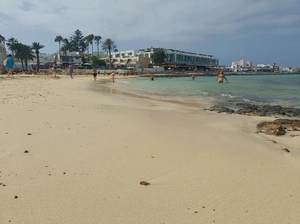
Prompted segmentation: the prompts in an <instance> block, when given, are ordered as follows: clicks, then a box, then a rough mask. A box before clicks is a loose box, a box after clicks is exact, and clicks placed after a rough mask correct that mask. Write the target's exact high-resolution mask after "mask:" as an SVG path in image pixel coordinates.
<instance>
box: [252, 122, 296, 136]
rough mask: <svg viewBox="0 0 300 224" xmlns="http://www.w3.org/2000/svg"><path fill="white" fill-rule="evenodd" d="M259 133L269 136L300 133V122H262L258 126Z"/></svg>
mask: <svg viewBox="0 0 300 224" xmlns="http://www.w3.org/2000/svg"><path fill="white" fill-rule="evenodd" d="M256 128H257V129H258V131H259V132H261V133H264V134H267V135H275V136H280V135H284V134H285V133H286V132H287V131H300V120H290V119H276V120H275V121H273V122H266V121H264V122H260V123H259V124H257V125H256Z"/></svg>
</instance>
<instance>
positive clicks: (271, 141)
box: [267, 140, 277, 144]
mask: <svg viewBox="0 0 300 224" xmlns="http://www.w3.org/2000/svg"><path fill="white" fill-rule="evenodd" d="M267 141H269V142H273V143H274V144H276V143H277V142H276V141H274V140H267Z"/></svg>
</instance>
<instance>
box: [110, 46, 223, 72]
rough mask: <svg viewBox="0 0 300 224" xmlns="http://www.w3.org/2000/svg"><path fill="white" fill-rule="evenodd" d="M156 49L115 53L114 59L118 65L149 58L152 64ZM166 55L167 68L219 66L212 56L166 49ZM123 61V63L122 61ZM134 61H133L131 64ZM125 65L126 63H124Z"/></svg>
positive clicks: (165, 63) (204, 68)
mask: <svg viewBox="0 0 300 224" xmlns="http://www.w3.org/2000/svg"><path fill="white" fill-rule="evenodd" d="M154 50H155V48H147V49H141V50H127V51H120V52H113V53H112V59H113V61H114V63H115V62H116V64H119V63H121V62H122V61H124V59H125V58H132V57H135V58H136V57H139V58H148V59H149V62H150V63H152V60H151V58H152V54H153V53H154ZM164 51H165V53H166V59H165V62H164V64H163V65H164V67H165V68H182V69H188V68H193V69H199V70H206V69H209V68H211V67H217V66H219V59H218V58H216V57H214V56H212V55H205V54H197V53H191V52H185V51H179V50H174V49H164ZM121 60H122V61H121ZM133 61H134V60H131V61H130V62H131V64H134V63H132V62H133ZM123 64H124V62H123Z"/></svg>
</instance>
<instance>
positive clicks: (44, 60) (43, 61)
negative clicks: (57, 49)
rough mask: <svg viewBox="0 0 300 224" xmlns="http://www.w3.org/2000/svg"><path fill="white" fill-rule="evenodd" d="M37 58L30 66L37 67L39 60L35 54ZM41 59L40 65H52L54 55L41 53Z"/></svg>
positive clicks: (31, 61) (30, 61)
mask: <svg viewBox="0 0 300 224" xmlns="http://www.w3.org/2000/svg"><path fill="white" fill-rule="evenodd" d="M33 55H34V56H35V58H33V59H32V60H29V61H28V65H37V58H36V54H33ZM39 59H40V65H44V64H46V63H52V62H53V61H54V55H52V54H46V53H40V54H39Z"/></svg>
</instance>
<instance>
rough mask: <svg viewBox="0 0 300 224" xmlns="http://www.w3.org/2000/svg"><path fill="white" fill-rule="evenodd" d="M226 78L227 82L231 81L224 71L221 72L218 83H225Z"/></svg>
mask: <svg viewBox="0 0 300 224" xmlns="http://www.w3.org/2000/svg"><path fill="white" fill-rule="evenodd" d="M224 79H225V80H226V82H229V81H228V79H227V78H226V76H225V75H224V72H223V71H222V72H220V74H219V75H218V76H217V80H216V81H218V83H223V81H224Z"/></svg>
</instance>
